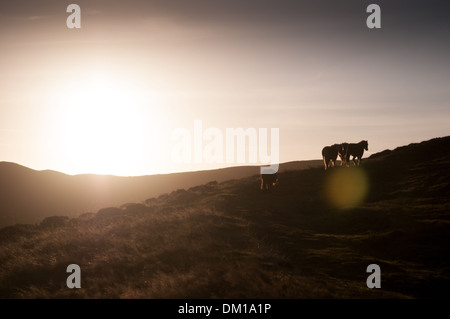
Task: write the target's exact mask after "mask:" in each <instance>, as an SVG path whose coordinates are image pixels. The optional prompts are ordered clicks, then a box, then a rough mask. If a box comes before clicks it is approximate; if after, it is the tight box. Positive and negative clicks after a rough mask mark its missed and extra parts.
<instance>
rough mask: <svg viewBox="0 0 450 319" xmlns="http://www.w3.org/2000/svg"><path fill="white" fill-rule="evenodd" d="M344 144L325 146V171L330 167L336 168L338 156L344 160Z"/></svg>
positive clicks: (323, 153) (323, 151)
mask: <svg viewBox="0 0 450 319" xmlns="http://www.w3.org/2000/svg"><path fill="white" fill-rule="evenodd" d="M342 152H343V149H342V144H333V145H331V146H325V147H324V148H323V149H322V158H323V164H324V166H325V170H327V168H328V167H334V166H335V165H336V159H337V157H338V155H339V156H340V157H341V159H342V158H343V153H342Z"/></svg>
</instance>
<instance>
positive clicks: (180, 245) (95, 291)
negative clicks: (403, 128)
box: [0, 137, 450, 299]
mask: <svg viewBox="0 0 450 319" xmlns="http://www.w3.org/2000/svg"><path fill="white" fill-rule="evenodd" d="M449 146H450V137H445V138H439V139H433V140H430V141H426V142H423V143H418V144H412V145H408V146H405V147H401V148H398V149H395V150H393V151H385V152H382V153H380V154H375V155H373V156H372V157H371V158H368V159H366V160H364V161H363V162H362V166H361V167H359V168H345V167H336V168H335V169H332V170H328V171H324V170H323V168H310V169H304V170H287V171H284V172H281V173H280V174H279V185H278V187H277V188H276V189H275V190H274V191H273V192H272V193H263V192H261V191H260V190H259V177H258V176H257V175H254V176H250V177H247V178H242V179H238V180H230V181H226V182H222V183H217V182H210V183H207V184H204V185H200V186H196V187H192V188H189V189H186V190H184V189H179V190H176V191H174V192H171V193H168V194H163V195H160V196H158V197H152V198H149V199H147V200H146V201H145V202H142V203H136V204H127V205H123V206H122V207H118V208H114V207H111V208H104V209H102V210H100V211H98V212H97V213H96V214H86V215H83V216H80V217H79V218H72V219H69V218H64V217H54V218H48V219H46V220H44V221H43V222H42V223H41V224H40V225H16V226H11V227H6V228H4V229H1V230H0V265H1V267H0V297H1V298H35V297H39V298H73V297H76V298H440V299H441V298H445V299H448V298H449V297H450V296H449V295H448V291H450V290H449V289H450V259H449V256H450V196H449V195H450V185H449V183H450V165H449V164H450V147H449ZM361 189H363V190H365V192H361ZM355 194H357V195H358V196H356V195H355ZM355 196H356V197H355ZM342 198H344V199H345V200H342ZM72 263H75V264H78V265H79V266H80V267H81V271H82V288H81V289H73V290H72V289H68V288H67V287H66V278H67V276H68V274H67V273H66V267H67V266H68V265H69V264H72ZM370 264H377V265H379V266H380V268H381V288H380V289H369V288H368V287H367V285H366V280H367V277H368V276H369V274H368V273H367V272H366V269H367V266H368V265H370Z"/></svg>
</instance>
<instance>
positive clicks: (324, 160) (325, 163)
mask: <svg viewBox="0 0 450 319" xmlns="http://www.w3.org/2000/svg"><path fill="white" fill-rule="evenodd" d="M323 165H324V166H325V170H327V166H328V165H327V160H326V159H325V156H324V157H323Z"/></svg>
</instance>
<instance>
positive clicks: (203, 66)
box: [0, 0, 450, 175]
mask: <svg viewBox="0 0 450 319" xmlns="http://www.w3.org/2000/svg"><path fill="white" fill-rule="evenodd" d="M70 3H76V4H78V5H79V6H80V7H81V29H69V28H67V26H66V19H67V17H68V16H69V15H70V13H67V12H66V8H67V6H68V5H69V4H70ZM371 3H376V4H378V5H379V6H380V7H381V29H369V28H367V26H366V19H367V17H368V16H369V13H367V12H366V8H367V6H368V5H369V4H371ZM447 3H448V1H435V0H431V1H430V0H427V1H412V0H408V1H407V0H404V1H401V0H397V1H376V0H374V1H361V0H351V1H347V0H342V1H334V0H327V1H318V0H314V1H313V0H311V1H299V0H297V1H286V0H276V1H275V0H271V1H268V0H214V1H208V0H202V1H200V0H176V1H174V0H159V1H153V0H149V1H112V0H108V1H106V0H104V1H100V0H89V1H78V0H73V1H59V0H58V1H41V0H36V1H17V0H15V1H5V0H3V1H1V3H0V54H1V59H0V70H1V72H0V114H1V116H0V161H11V162H16V163H19V164H21V165H25V166H28V167H31V168H33V169H39V170H41V169H53V170H58V171H61V172H65V173H69V174H79V173H105V174H116V175H143V174H153V173H166V172H173V171H183V170H197V169H211V168H215V167H225V166H230V165H235V164H236V165H240V164H239V163H216V164H208V163H205V162H204V161H203V162H202V163H187V164H183V165H181V164H177V163H174V162H173V160H172V157H171V152H172V151H173V149H174V145H176V141H174V140H172V139H171V137H172V133H173V132H174V130H175V129H176V128H185V129H187V130H189V131H191V132H192V138H193V139H194V136H193V135H194V121H195V120H201V121H202V124H203V129H205V130H206V129H207V128H209V127H214V128H217V129H218V130H219V131H221V132H223V135H224V137H225V132H226V128H239V127H241V128H244V129H247V128H255V129H259V128H268V129H270V128H278V129H279V143H280V146H279V156H280V161H281V162H287V161H293V160H304V159H318V158H320V157H321V149H322V147H323V146H325V145H330V144H333V143H339V142H344V141H346V142H359V141H360V140H362V139H366V140H368V141H369V152H367V154H366V155H365V156H370V154H372V153H375V152H379V151H382V150H384V149H387V148H389V149H392V148H395V147H397V146H401V145H405V144H409V143H411V142H420V141H422V140H426V139H430V138H433V137H439V136H446V135H449V133H450V132H449V123H450V102H449V101H450V81H449V80H450V62H449V57H450V41H449V40H450V22H449V21H450V20H449V16H450V10H449V9H450V5H449V4H447ZM206 144H208V142H207V141H205V142H204V146H205V145H206Z"/></svg>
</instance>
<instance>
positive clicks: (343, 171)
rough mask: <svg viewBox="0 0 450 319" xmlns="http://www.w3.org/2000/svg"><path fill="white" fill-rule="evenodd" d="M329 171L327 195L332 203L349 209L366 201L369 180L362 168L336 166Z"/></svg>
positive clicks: (340, 207) (337, 206)
mask: <svg viewBox="0 0 450 319" xmlns="http://www.w3.org/2000/svg"><path fill="white" fill-rule="evenodd" d="M327 173H328V174H329V175H328V177H327V179H326V196H327V199H328V201H329V203H330V204H331V205H333V206H334V207H336V208H339V209H348V208H352V207H355V206H357V205H359V204H360V203H362V202H363V201H364V199H365V198H366V196H367V193H368V190H369V181H368V177H367V174H366V172H365V171H364V170H363V169H362V168H336V169H333V170H330V171H328V172H327Z"/></svg>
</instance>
